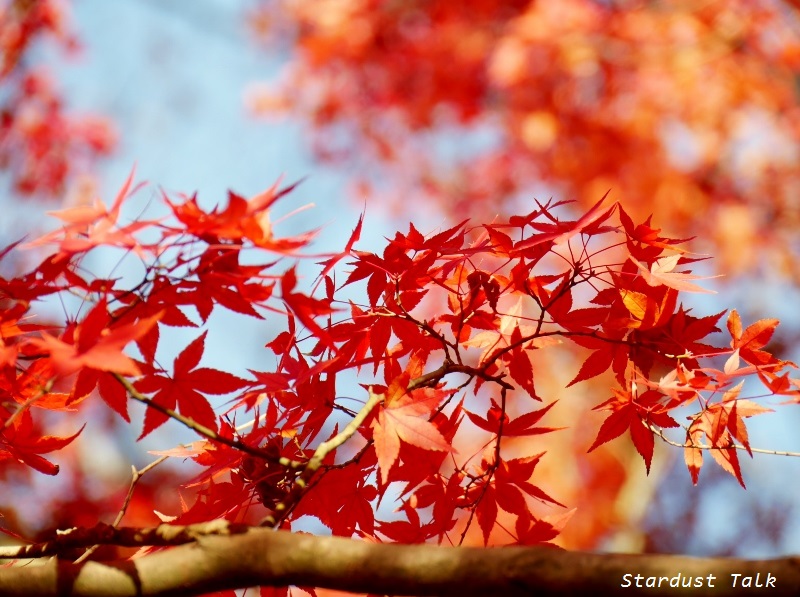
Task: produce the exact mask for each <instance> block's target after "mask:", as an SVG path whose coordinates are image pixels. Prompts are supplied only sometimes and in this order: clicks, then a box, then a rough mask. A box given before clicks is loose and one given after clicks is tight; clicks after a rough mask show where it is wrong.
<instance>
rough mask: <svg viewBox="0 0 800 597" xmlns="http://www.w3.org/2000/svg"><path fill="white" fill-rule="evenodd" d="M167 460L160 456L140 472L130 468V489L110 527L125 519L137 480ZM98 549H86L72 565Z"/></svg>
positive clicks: (132, 467) (96, 547)
mask: <svg viewBox="0 0 800 597" xmlns="http://www.w3.org/2000/svg"><path fill="white" fill-rule="evenodd" d="M167 458H169V456H161V457H160V458H158V459H156V460H154V461H153V462H151V463H150V464H148V465H147V466H145V467H144V468H142V469H141V470H136V467H135V466H131V469H132V472H133V474H132V476H131V484H130V487H128V494H127V495H126V496H125V501H124V502H123V503H122V507H121V508H120V509H119V512H117V517H116V518H115V519H114V522H112V523H111V526H112V527H114V528H117V527H118V526H119V525H120V523H121V522H122V519H123V518H124V517H125V512H127V511H128V506H129V505H130V503H131V500H132V499H133V492H134V490H135V489H136V486H137V485H138V484H139V479H141V478H142V476H143V475H144V474H145V473H146V472H147V471H149V470H152V469H154V468H155V467H157V466H158V465H159V464H161V463H162V462H164V461H165V460H166V459H167ZM99 547H100V544H97V543H96V544H95V545H92V546H91V547H90V548H89V549H87V550H86V551H85V552H83V555H81V556H80V557H79V558H78V559H77V560H75V562H74V563H75V564H80V563H81V562H83V561H84V560H87V559H88V558H89V556H91V555H92V554H93V553H94V552H95V551H97V549H98V548H99Z"/></svg>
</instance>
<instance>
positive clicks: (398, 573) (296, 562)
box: [0, 529, 800, 597]
mask: <svg viewBox="0 0 800 597" xmlns="http://www.w3.org/2000/svg"><path fill="white" fill-rule="evenodd" d="M628 574H629V575H631V576H630V577H626V576H625V575H628ZM637 574H638V575H640V578H641V579H642V580H640V581H639V582H640V584H641V585H642V586H643V587H644V584H645V583H646V582H647V579H648V577H664V578H665V580H663V581H661V585H662V586H661V588H658V587H652V588H640V589H637V588H636V575H637ZM678 574H680V575H681V579H682V580H683V582H686V579H693V580H692V582H693V583H695V582H698V581H697V580H696V579H701V580H702V586H696V585H693V586H692V588H690V589H686V588H683V589H681V588H675V587H670V586H668V585H669V580H670V579H673V578H675V577H676V575H678ZM735 574H738V575H740V576H738V577H733V576H732V575H735ZM756 574H758V575H759V576H758V579H756ZM747 577H751V578H752V580H751V581H750V583H751V587H752V588H755V587H756V583H761V584H762V585H764V583H766V582H768V579H770V578H772V579H773V580H772V582H771V583H770V584H769V585H767V586H768V587H769V588H770V590H769V591H768V593H769V595H770V596H771V597H783V596H787V597H788V596H790V595H791V596H794V595H797V594H800V557H790V558H783V559H776V560H768V561H750V560H736V559H725V558H719V559H711V558H708V559H701V558H689V557H683V556H657V555H620V554H589V553H579V552H567V551H561V550H556V549H549V548H538V547H528V548H525V547H500V548H488V549H481V548H457V547H438V546H434V545H402V546H401V545H382V544H374V543H368V542H365V541H357V540H350V539H342V538H335V537H317V536H313V535H301V534H296V533H289V532H285V531H272V530H270V529H251V530H249V531H248V532H246V533H243V534H239V535H231V536H227V537H221V536H208V537H200V538H198V540H197V542H195V543H192V544H189V545H183V546H180V547H174V548H170V549H168V550H165V551H161V552H158V553H154V554H151V555H147V556H144V557H142V558H138V559H136V560H133V561H124V562H112V563H99V562H84V563H82V564H72V563H67V562H63V561H60V560H56V559H54V560H51V561H49V562H47V563H46V564H44V565H29V566H14V567H10V568H5V569H0V594H1V595H4V596H6V595H7V596H9V597H11V596H26V597H27V596H31V595H41V596H48V595H54V596H55V595H59V596H62V597H63V596H67V595H74V596H79V595H80V596H94V595H110V596H119V597H123V596H134V595H137V596H139V595H141V596H144V595H151V596H153V595H159V596H165V595H199V594H202V593H207V592H209V591H215V590H222V589H234V588H243V587H250V586H257V585H264V586H267V585H271V586H286V585H299V586H315V587H327V588H334V589H340V590H345V591H353V592H362V593H364V592H369V593H377V594H388V595H457V596H459V597H465V596H469V595H537V597H547V596H550V595H553V596H555V595H559V596H579V595H580V596H584V595H586V594H591V593H598V592H599V593H600V594H603V595H610V596H614V595H618V596H619V595H621V596H632V595H638V594H645V595H650V596H657V595H677V594H686V593H691V594H692V595H696V596H700V595H713V596H714V597H726V596H728V595H730V596H734V595H741V594H742V586H743V585H742V583H743V581H744V580H745V579H746V578H747ZM626 578H627V579H628V582H629V583H630V585H631V586H629V587H624V586H622V585H624V584H625V582H626V580H625V579H626ZM734 578H735V579H736V581H737V585H736V586H733V580H734ZM655 582H656V583H657V582H658V581H657V580H656V581H655ZM745 582H746V581H745ZM744 586H745V587H746V586H747V585H744ZM757 592H759V591H757Z"/></svg>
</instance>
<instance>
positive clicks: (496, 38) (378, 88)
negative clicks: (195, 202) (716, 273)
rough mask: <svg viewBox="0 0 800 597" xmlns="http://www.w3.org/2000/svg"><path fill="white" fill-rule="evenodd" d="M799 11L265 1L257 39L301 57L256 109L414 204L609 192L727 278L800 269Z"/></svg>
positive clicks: (454, 209)
mask: <svg viewBox="0 0 800 597" xmlns="http://www.w3.org/2000/svg"><path fill="white" fill-rule="evenodd" d="M796 5H797V3H796V2H791V1H787V0H756V1H752V0H735V1H731V2H703V3H696V2H669V3H653V2H639V1H634V2H622V3H620V2H601V1H599V0H566V1H564V2H535V1H530V0H518V1H514V2H494V1H488V0H487V1H478V2H471V3H470V6H469V10H465V9H464V7H463V6H461V5H459V4H457V3H451V2H447V1H446V0H437V1H431V2H381V1H378V0H345V1H340V0H335V1H323V2H315V3H314V4H313V5H310V4H307V3H302V2H291V1H286V2H281V3H274V2H264V3H262V5H261V10H260V12H259V13H258V14H259V16H260V18H259V19H256V22H257V23H260V28H259V33H260V35H261V36H262V37H266V38H267V39H273V40H274V39H278V40H281V39H284V38H286V39H288V40H289V41H288V47H290V48H291V50H292V56H293V57H292V60H291V62H290V63H289V65H288V66H287V69H286V71H285V72H284V73H283V75H282V78H280V79H278V80H277V81H270V82H269V83H267V84H265V85H263V86H260V87H259V88H258V90H256V89H255V88H254V92H253V93H252V94H251V96H250V103H251V107H252V108H253V109H254V110H255V111H256V112H257V113H261V114H265V113H274V112H275V111H276V110H280V109H283V110H284V111H285V113H286V114H288V115H290V116H294V117H297V116H298V115H299V116H302V117H305V118H306V119H307V120H308V121H309V122H311V123H312V125H313V126H312V130H316V131H317V133H318V134H317V135H316V137H315V138H316V143H317V146H318V150H319V151H318V153H319V155H321V156H323V157H328V158H330V159H332V160H334V161H335V163H344V164H346V163H348V160H351V159H353V156H356V157H355V159H357V160H366V161H367V162H368V163H369V164H371V165H373V166H374V165H380V166H383V168H382V169H381V170H380V173H381V174H380V177H377V176H376V177H374V178H367V179H366V182H367V183H372V184H373V185H377V189H376V193H377V194H382V195H384V196H386V195H389V196H397V197H399V198H401V199H400V201H402V202H403V205H406V206H407V204H408V201H409V196H417V197H423V196H424V197H426V200H427V199H429V198H430V197H433V198H435V199H437V200H438V202H439V204H440V206H441V208H442V209H443V210H444V211H445V212H446V213H453V214H464V213H466V214H470V215H471V216H472V217H476V218H478V219H481V220H486V219H488V218H491V217H493V216H494V214H495V213H497V212H498V205H499V206H500V209H499V211H500V212H501V213H502V212H503V208H505V210H511V211H514V210H516V209H517V207H516V206H517V205H518V203H517V200H518V198H519V195H520V192H522V193H529V192H530V190H531V189H532V188H534V189H540V188H541V185H545V188H548V189H557V190H558V191H559V192H564V193H565V195H566V196H569V197H576V198H577V199H578V200H579V201H580V202H581V203H582V204H583V205H585V206H589V205H591V204H592V203H593V202H594V201H595V200H596V198H597V197H598V196H600V195H601V194H602V193H603V192H604V191H605V190H606V189H607V188H613V189H614V192H615V193H616V194H617V196H618V197H620V198H622V200H623V201H624V202H625V204H626V205H627V206H628V207H629V209H630V210H631V213H632V214H633V215H634V216H636V217H644V216H646V215H647V214H649V213H653V214H654V215H655V217H656V220H657V221H659V222H661V223H662V225H664V226H665V228H667V229H668V230H669V232H670V233H671V234H676V235H681V236H689V235H697V236H698V237H699V241H700V242H702V243H706V244H709V243H712V242H713V243H714V244H715V247H716V248H715V249H714V250H713V253H714V254H715V255H716V256H717V257H718V259H720V260H721V261H720V263H721V265H722V269H723V270H724V271H728V272H731V271H744V270H747V269H749V268H752V267H753V266H755V265H756V264H757V263H759V258H760V257H763V258H764V264H766V265H768V266H770V267H775V266H776V265H777V269H779V270H782V271H784V272H789V273H791V274H794V275H795V276H796V275H797V274H798V271H797V269H796V265H795V262H796V259H793V258H792V256H791V255H790V254H789V253H788V252H787V247H788V246H790V244H791V240H792V235H793V233H794V231H795V230H796V229H797V225H798V222H799V221H798V212H797V209H796V202H795V200H794V198H795V195H796V188H797V184H798V180H800V178H799V175H800V170H798V166H797V164H798V160H797V155H798V151H800V105H799V104H798V99H797V91H796V78H797V75H798V69H800V33H799V32H800V18H798V14H797V12H796V11H797V6H796ZM487 131H488V133H489V139H490V140H489V141H488V142H486V133H487ZM475 132H478V133H480V134H478V135H474V133H475ZM346 135H349V137H346ZM453 136H457V137H458V138H459V141H458V150H459V151H460V152H459V151H456V152H455V154H454V155H451V154H452V148H451V150H447V149H446V148H447V147H448V146H450V145H452V142H451V141H448V139H452V138H453ZM345 138H347V139H349V141H344V139H345ZM471 139H475V140H474V141H471ZM481 139H483V140H481ZM438 140H440V141H441V143H440V142H437V141H438ZM443 147H444V148H445V150H444V153H443V151H442V148H443ZM470 148H471V149H470ZM464 150H466V151H464ZM448 151H449V152H450V153H448ZM356 163H358V162H356ZM358 170H359V171H361V172H363V171H365V168H363V167H361V168H359V169H358ZM367 171H368V170H367ZM386 172H389V173H392V174H394V176H393V177H392V179H391V181H392V182H391V184H392V185H393V186H391V187H390V188H387V187H386V186H381V182H380V181H381V177H382V178H383V180H384V181H385V173H386ZM366 188H369V184H368V185H367V187H366ZM412 189H413V190H414V191H415V192H413V193H412V192H409V191H410V190H412ZM537 192H538V191H537ZM420 205H424V204H423V203H420ZM764 249H767V250H766V251H765V250H764ZM795 279H800V278H797V277H796V278H795Z"/></svg>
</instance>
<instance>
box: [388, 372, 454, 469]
mask: <svg viewBox="0 0 800 597" xmlns="http://www.w3.org/2000/svg"><path fill="white" fill-rule="evenodd" d="M402 377H403V376H401V378H398V379H397V380H395V381H394V382H393V383H392V384H391V385H390V386H389V388H388V389H387V391H386V396H385V398H384V401H383V407H382V408H381V409H380V410H379V411H378V416H377V417H376V419H375V420H374V421H373V422H372V437H373V439H374V440H375V452H376V453H377V455H378V465H379V466H380V470H381V483H383V484H386V483H387V482H388V480H389V473H390V472H391V469H392V466H394V464H395V462H397V456H398V455H399V454H400V440H403V441H404V442H406V443H409V444H411V445H412V446H417V447H418V448H422V449H423V450H441V451H444V452H449V451H451V450H452V449H453V448H452V446H451V445H450V443H449V442H448V441H447V440H446V439H445V437H444V436H443V435H442V433H441V432H440V431H439V429H438V428H437V427H436V425H434V424H433V423H431V422H430V421H429V420H427V419H426V418H424V415H429V414H430V413H431V411H432V410H433V409H434V408H436V407H437V406H439V404H440V403H441V402H442V400H443V399H444V398H445V397H447V396H449V395H450V394H451V393H452V392H447V391H443V390H436V389H432V388H423V389H420V390H414V391H412V392H411V393H410V394H407V393H406V391H405V385H403V382H402ZM405 377H406V384H407V383H408V381H407V375H406V376H405Z"/></svg>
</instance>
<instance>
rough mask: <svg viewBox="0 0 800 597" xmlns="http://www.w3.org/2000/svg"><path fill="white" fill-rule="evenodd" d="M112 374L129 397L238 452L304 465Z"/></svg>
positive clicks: (269, 459) (281, 462)
mask: <svg viewBox="0 0 800 597" xmlns="http://www.w3.org/2000/svg"><path fill="white" fill-rule="evenodd" d="M113 375H114V377H115V378H116V379H117V381H119V383H121V384H122V385H123V386H124V387H125V389H126V390H127V391H128V394H130V396H131V398H133V399H134V400H137V401H139V402H141V403H143V404H146V405H147V406H148V408H152V409H155V410H157V411H159V412H160V413H162V414H165V415H167V416H168V417H169V418H171V419H175V420H176V421H178V422H179V423H182V424H183V425H185V426H186V427H188V428H189V429H191V430H192V431H195V432H196V433H198V434H199V435H202V436H203V437H205V438H207V439H210V440H212V441H215V442H219V443H221V444H224V445H226V446H228V447H229V448H233V449H234V450H239V451H240V452H244V453H245V454H249V455H250V456H255V457H256V458H261V459H263V460H266V461H267V462H277V463H278V464H280V465H281V466H286V467H289V468H294V469H296V468H301V467H302V466H304V465H305V463H304V462H301V461H296V460H290V459H289V458H286V457H281V458H279V459H276V458H275V456H274V455H273V454H270V453H269V452H267V451H266V450H262V449H261V448H257V447H255V446H250V445H248V444H246V443H244V442H242V441H240V440H238V439H233V438H229V437H224V436H222V435H220V434H219V433H217V432H216V431H214V430H213V429H209V428H208V427H206V426H205V425H201V424H200V423H198V422H197V421H195V420H194V419H191V418H189V417H185V416H183V415H182V414H180V413H177V412H175V411H174V410H172V409H171V408H167V407H166V406H163V405H161V404H159V403H158V402H155V401H154V400H151V399H150V398H148V397H147V396H145V395H144V394H142V393H141V392H140V391H139V390H137V389H136V387H134V385H133V384H132V383H131V382H130V381H128V380H127V379H126V378H125V377H123V376H122V375H120V374H119V373H114V374H113Z"/></svg>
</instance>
